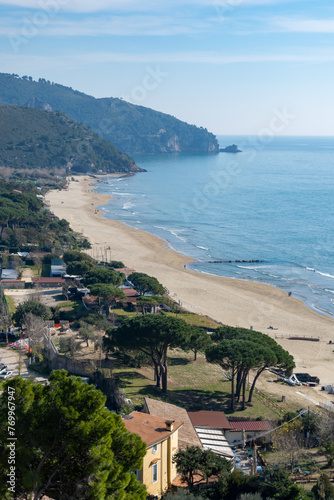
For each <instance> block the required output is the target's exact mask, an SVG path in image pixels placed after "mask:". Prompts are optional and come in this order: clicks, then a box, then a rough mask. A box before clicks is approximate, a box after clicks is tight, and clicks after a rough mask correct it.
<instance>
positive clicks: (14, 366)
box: [0, 347, 47, 383]
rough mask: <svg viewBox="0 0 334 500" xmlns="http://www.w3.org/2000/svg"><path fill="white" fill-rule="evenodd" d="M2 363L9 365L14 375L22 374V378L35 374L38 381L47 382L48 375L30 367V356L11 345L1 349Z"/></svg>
mask: <svg viewBox="0 0 334 500" xmlns="http://www.w3.org/2000/svg"><path fill="white" fill-rule="evenodd" d="M0 363H3V364H4V365H6V366H7V370H8V371H11V372H12V373H13V377H15V376H16V375H21V377H22V378H28V377H30V376H33V377H34V378H35V379H36V380H37V381H38V382H41V383H45V382H46V380H47V376H45V375H39V374H36V373H35V372H33V371H30V370H29V369H28V358H27V357H26V356H25V355H24V354H20V353H19V352H17V351H16V350H14V349H12V348H11V347H4V348H1V349H0Z"/></svg>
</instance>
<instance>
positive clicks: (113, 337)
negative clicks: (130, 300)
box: [104, 314, 189, 392]
mask: <svg viewBox="0 0 334 500" xmlns="http://www.w3.org/2000/svg"><path fill="white" fill-rule="evenodd" d="M188 339H189V325H188V324H187V323H186V322H185V321H183V320H182V319H177V318H172V317H170V316H164V315H156V314H154V315H152V314H147V315H144V316H136V317H133V318H124V319H123V320H122V323H121V326H120V327H119V328H117V329H112V330H110V331H108V332H107V338H106V340H105V342H104V344H105V347H106V348H107V349H109V350H111V349H113V348H114V347H115V346H116V347H119V348H121V349H124V350H126V351H128V350H130V351H136V350H137V351H141V352H143V353H144V354H146V355H147V356H149V357H150V359H151V362H152V364H153V366H154V370H155V376H156V386H157V387H159V388H160V385H161V387H162V391H163V392H167V371H168V367H167V353H168V348H174V347H179V348H182V347H183V346H184V345H186V344H187V342H188Z"/></svg>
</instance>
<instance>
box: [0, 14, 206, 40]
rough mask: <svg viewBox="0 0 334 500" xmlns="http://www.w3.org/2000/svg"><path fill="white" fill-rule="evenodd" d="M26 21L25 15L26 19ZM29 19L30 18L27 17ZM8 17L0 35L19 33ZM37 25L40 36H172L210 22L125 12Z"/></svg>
mask: <svg viewBox="0 0 334 500" xmlns="http://www.w3.org/2000/svg"><path fill="white" fill-rule="evenodd" d="M28 20H29V18H28ZM31 21H32V22H33V20H31ZM42 21H43V20H42ZM26 22H27V21H26V20H25V19H24V18H22V22H21V23H20V22H18V21H17V20H14V19H13V18H11V17H3V18H2V19H1V24H0V35H5V36H6V35H8V34H12V35H20V34H21V31H22V26H23V25H24V24H26ZM33 24H34V26H35V27H37V28H38V27H39V28H41V31H40V33H39V34H41V35H43V36H66V37H70V38H71V37H76V36H85V37H87V36H105V35H110V36H127V37H128V36H172V35H192V34H196V33H201V32H205V31H207V30H208V29H209V28H210V22H206V21H201V20H199V19H192V18H189V17H182V18H173V17H171V16H154V15H146V16H144V15H129V16H120V15H119V16H104V17H103V18H101V17H98V16H94V17H92V16H88V17H87V16H85V17H84V18H82V19H76V20H71V19H67V18H65V19H64V18H63V16H62V17H55V18H54V19H52V18H50V19H49V20H48V22H47V23H43V22H42V23H41V24H40V25H38V22H35V23H33Z"/></svg>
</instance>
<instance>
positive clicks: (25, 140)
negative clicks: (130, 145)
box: [0, 105, 140, 179]
mask: <svg viewBox="0 0 334 500" xmlns="http://www.w3.org/2000/svg"><path fill="white" fill-rule="evenodd" d="M0 167H9V168H11V169H15V170H16V171H19V170H20V169H23V170H27V172H26V174H28V175H29V178H30V179H31V178H32V177H34V175H33V173H34V170H35V173H36V171H37V170H38V169H43V170H44V169H47V170H49V171H52V172H53V173H56V174H57V173H59V174H65V173H70V172H72V173H79V172H88V171H89V172H96V173H97V172H99V171H103V172H135V171H138V170H140V169H139V168H138V167H136V165H135V163H134V161H133V160H132V158H130V157H129V156H127V155H125V154H123V153H121V152H120V151H118V149H117V148H116V147H115V146H113V145H112V144H111V143H109V142H107V141H105V140H103V139H101V138H100V137H99V136H98V134H96V133H95V132H93V131H92V130H89V129H87V128H85V127H84V126H83V125H82V124H79V123H76V122H75V121H73V120H72V119H70V118H68V117H67V116H66V115H65V114H63V113H59V112H56V113H53V112H50V111H42V110H40V109H32V108H26V107H23V106H22V107H20V106H4V105H0ZM22 175H23V178H24V177H25V174H24V173H23V174H22V172H21V177H22Z"/></svg>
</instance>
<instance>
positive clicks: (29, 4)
mask: <svg viewBox="0 0 334 500" xmlns="http://www.w3.org/2000/svg"><path fill="white" fill-rule="evenodd" d="M0 62H1V65H0V71H1V72H5V73H17V74H19V75H20V76H23V75H28V76H32V77H33V78H34V79H38V78H45V79H47V80H50V81H54V82H57V83H61V84H63V85H67V86H70V87H72V88H74V89H76V90H80V91H82V92H85V93H87V94H90V95H92V96H94V97H97V98H99V97H120V98H123V99H125V100H128V101H130V102H132V103H134V104H138V105H141V106H146V107H150V108H153V109H156V110H159V111H163V112H165V113H168V114H171V115H174V116H176V117H177V118H180V119H181V120H184V121H187V122H188V123H191V124H195V125H197V126H202V127H205V128H207V129H208V130H210V131H211V132H213V133H214V134H223V135H236V134H238V135H263V136H266V135H268V136H272V135H333V132H334V99H333V94H334V91H333V89H334V2H333V1H331V0H166V1H164V2H163V1H161V0H154V1H153V0H140V1H138V0H0Z"/></svg>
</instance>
